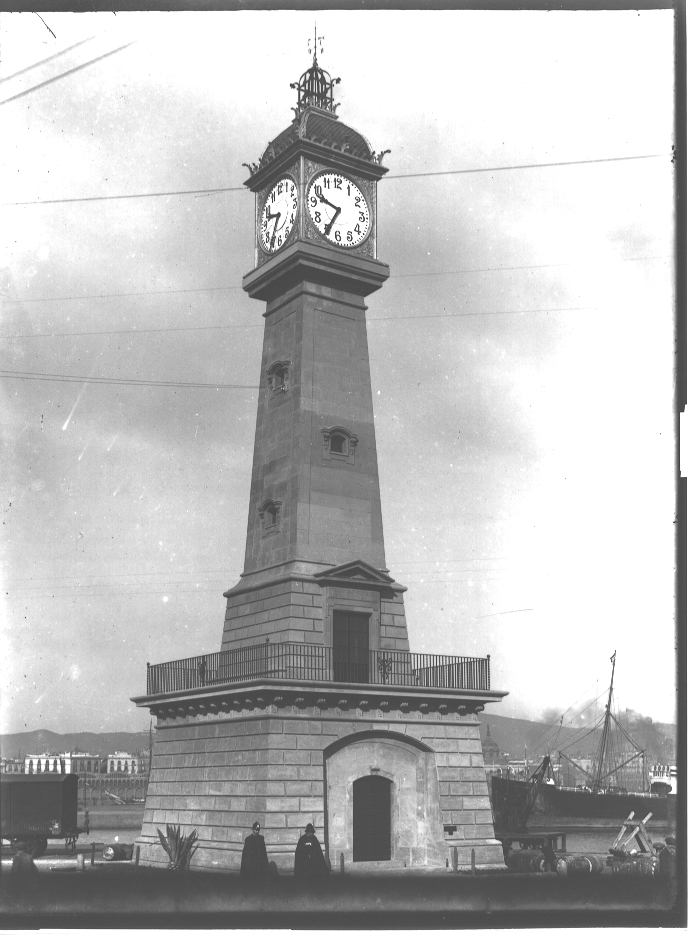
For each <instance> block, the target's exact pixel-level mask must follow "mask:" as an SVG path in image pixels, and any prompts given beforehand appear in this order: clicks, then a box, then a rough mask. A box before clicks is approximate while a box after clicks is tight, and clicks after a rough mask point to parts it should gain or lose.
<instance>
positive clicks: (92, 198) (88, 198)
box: [0, 40, 673, 208]
mask: <svg viewBox="0 0 695 937" xmlns="http://www.w3.org/2000/svg"><path fill="white" fill-rule="evenodd" d="M133 41H134V42H135V41H137V40H133ZM128 45H132V43H128ZM122 48H126V46H123V47H122ZM119 51H120V49H115V50H114V52H119ZM107 54H108V55H112V54H113V53H107ZM101 58H104V56H101ZM94 61H98V59H94ZM86 64H87V65H89V64H91V63H90V62H88V63H86ZM84 67H85V65H80V66H78V68H84ZM77 70H78V69H74V71H77ZM59 77H62V76H59ZM56 80H57V79H56V78H52V79H50V80H49V81H48V82H45V84H49V83H50V81H56ZM39 87H40V86H39ZM29 90H32V89H29ZM28 93H29V92H28V91H24V92H22V93H21V94H19V95H16V96H15V97H21V96H22V94H28ZM12 100H14V98H8V99H7V100H6V101H0V104H5V103H7V101H12ZM672 156H673V154H672V153H640V154H636V155H631V156H603V157H598V158H594V159H569V160H564V161H562V162H553V163H528V164H524V165H517V166H475V167H472V168H470V169H443V170H441V171H432V172H417V173H400V174H398V175H392V176H384V177H383V179H381V180H380V181H381V182H384V181H391V180H392V179H419V178H425V177H428V176H460V175H469V174H474V173H484V172H512V171H515V170H526V169H551V168H553V167H557V166H584V165H589V164H594V163H615V162H625V161H628V160H640V159H663V158H664V157H668V158H669V159H670V158H671V157H672ZM248 191H249V189H248V187H247V186H245V185H237V186H214V187H210V188H207V189H174V190H169V191H164V192H132V193H123V194H118V195H83V196H77V197H74V198H47V199H36V200H33V201H30V202H29V201H26V202H5V203H4V204H5V206H6V207H8V208H9V207H19V206H27V205H61V204H67V203H73V202H107V201H115V200H118V199H133V198H163V197H167V196H169V197H170V196H174V195H215V194H217V193H224V192H248Z"/></svg>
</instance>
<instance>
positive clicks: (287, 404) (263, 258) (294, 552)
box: [222, 50, 409, 666]
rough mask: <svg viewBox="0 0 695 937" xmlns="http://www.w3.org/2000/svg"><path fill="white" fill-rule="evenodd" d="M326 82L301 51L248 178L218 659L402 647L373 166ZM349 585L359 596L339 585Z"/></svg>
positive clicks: (377, 171) (384, 270) (376, 163)
mask: <svg viewBox="0 0 695 937" xmlns="http://www.w3.org/2000/svg"><path fill="white" fill-rule="evenodd" d="M339 80H340V79H332V78H331V77H330V76H329V75H328V74H327V73H326V72H325V71H324V70H323V69H322V68H320V67H319V65H318V63H317V60H316V52H315V50H314V61H313V64H312V66H311V68H310V69H308V71H306V72H305V73H304V74H303V75H302V76H301V78H300V79H299V81H298V82H296V83H295V84H293V85H292V87H293V88H295V89H296V91H297V106H296V108H295V109H294V113H295V117H294V120H293V121H292V123H291V124H290V126H289V127H288V128H287V129H286V130H283V132H282V133H281V134H279V135H278V136H277V137H276V138H275V139H274V140H273V141H272V142H271V143H269V144H268V146H267V147H266V149H265V151H264V153H263V155H262V156H261V158H260V161H259V162H258V163H257V164H253V165H250V166H249V167H248V168H249V169H250V170H251V177H250V178H249V179H248V181H247V183H246V185H247V186H248V187H249V188H250V189H251V190H252V191H253V192H254V193H255V196H256V207H255V219H256V243H255V260H256V263H255V268H254V270H253V271H252V272H251V273H249V274H247V275H246V276H245V277H244V280H243V287H244V289H245V290H246V292H247V293H248V294H249V296H252V297H253V298H256V299H260V300H263V301H264V302H265V304H266V306H265V312H264V316H265V336H264V342H263V355H262V360H261V375H260V390H259V397H258V414H257V420H256V438H255V446H254V459H253V470H252V476H251V496H250V503H249V515H248V526H247V533H246V556H245V563H244V571H243V573H242V575H241V581H240V582H239V583H238V585H236V586H235V587H234V588H233V589H231V590H230V591H229V592H227V593H226V597H227V614H226V619H225V626H224V632H223V637H222V650H223V651H227V650H232V649H235V648H241V647H246V646H253V645H258V644H259V638H260V639H261V641H262V640H263V639H265V638H267V639H268V641H269V642H279V641H289V642H299V643H302V644H315V645H321V646H324V647H334V648H336V647H340V648H343V649H345V653H346V654H347V657H348V659H347V660H346V661H345V662H344V663H345V666H359V660H358V658H360V653H362V656H364V653H366V652H367V651H369V650H372V651H376V650H379V649H381V648H389V649H394V650H400V651H408V650H409V646H408V635H407V631H406V624H405V615H404V611H403V598H402V596H403V592H404V591H405V589H404V587H403V586H399V585H398V583H396V582H395V581H394V580H393V579H392V578H391V577H390V576H389V575H388V571H387V569H386V561H385V553H384V536H383V528H382V521H381V500H380V495H379V475H378V468H377V455H376V440H375V433H374V412H373V406H372V392H371V379H370V374H369V354H368V348H367V329H366V322H365V313H366V308H367V307H366V305H365V297H366V296H368V295H369V294H370V293H373V292H374V291H375V290H377V289H379V288H380V287H381V285H382V284H383V283H384V282H385V281H386V279H387V278H388V276H389V268H388V267H387V266H386V264H384V263H381V262H380V261H379V260H378V259H377V256H376V248H377V217H378V216H377V183H378V180H379V179H380V178H381V177H382V176H383V175H384V173H386V172H387V171H388V170H387V169H386V167H385V166H383V165H382V163H381V160H382V157H383V155H384V154H383V153H381V154H379V155H377V154H376V153H375V152H374V151H373V150H372V148H371V146H370V145H369V143H368V142H367V140H366V139H365V138H364V136H362V134H360V133H358V132H357V131H356V130H353V129H352V128H351V127H349V126H347V125H346V124H344V123H342V121H340V120H339V119H338V117H337V116H336V109H337V105H336V104H335V103H334V101H333V89H334V86H335V85H336V84H337V83H338V82H339ZM365 577H366V579H367V580H369V582H370V586H369V588H368V589H365V588H363V587H359V586H357V585H355V584H354V583H352V584H350V583H348V584H347V586H346V584H345V582H344V580H346V579H349V580H364V579H365ZM351 585H355V587H354V588H352V591H351V593H350V594H348V592H346V590H347V589H348V586H351ZM305 587H306V589H305ZM271 592H272V599H273V600H274V602H273V608H272V609H270V608H269V607H268V604H267V603H268V600H269V599H270V598H271ZM307 593H309V594H311V596H312V598H311V599H310V600H308V601H307V603H306V604H302V603H301V602H299V601H298V598H299V597H301V596H302V595H304V596H306V595H307ZM350 649H351V650H350ZM338 653H342V651H339V652H338ZM353 658H355V659H353ZM341 666H342V663H341Z"/></svg>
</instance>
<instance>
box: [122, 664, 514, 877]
mask: <svg viewBox="0 0 695 937" xmlns="http://www.w3.org/2000/svg"><path fill="white" fill-rule="evenodd" d="M497 699H499V694H497V693H495V692H494V691H470V692H469V691H462V690H425V689H414V688H398V687H391V686H388V687H383V688H381V687H378V686H370V685H366V686H355V685H339V684H327V685H317V684H315V685H307V684H301V685H300V684H299V683H297V685H291V684H289V683H287V682H286V683H285V684H279V683H278V684H273V683H272V682H270V681H264V682H258V681H256V682H255V683H254V682H250V683H248V684H246V685H243V686H235V687H231V686H226V687H222V688H219V689H214V690H213V689H208V690H198V691H190V692H179V693H176V694H168V695H166V696H164V695H160V696H158V697H142V698H139V699H136V702H137V703H138V705H140V706H147V707H148V708H150V710H151V712H152V713H153V714H155V715H156V716H157V731H156V736H155V744H154V751H153V759H152V771H151V776H150V785H149V789H148V792H147V802H146V806H145V815H144V822H143V827H142V832H141V835H140V837H139V838H138V841H137V842H138V845H139V846H140V848H141V855H140V861H141V863H143V864H145V865H162V864H164V862H165V855H164V852H163V850H162V847H161V845H160V844H159V840H158V836H157V828H159V829H161V830H164V828H165V826H166V824H167V823H169V824H173V825H180V826H181V828H182V830H183V831H184V832H185V833H188V832H190V831H191V830H194V829H195V830H197V832H198V838H199V849H198V851H197V852H196V854H195V857H194V860H193V865H194V866H196V865H197V866H201V867H207V868H218V869H229V870H234V869H238V868H239V866H240V862H241V850H242V848H243V841H244V838H245V837H246V836H247V835H248V833H249V831H250V829H251V825H252V823H253V822H254V821H255V820H259V821H260V823H261V826H262V828H263V829H262V832H263V835H264V836H265V840H266V846H267V849H268V855H269V858H270V859H271V860H274V861H275V862H276V863H277V865H278V867H279V868H280V869H286V870H289V869H291V868H292V866H293V860H294V849H295V846H296V843H297V840H298V839H299V837H300V835H301V834H302V832H303V831H304V827H305V826H306V824H307V823H313V825H314V827H315V828H316V835H317V836H318V838H319V840H320V842H321V844H322V847H323V848H324V852H325V854H326V855H327V857H328V859H329V861H330V863H331V865H332V866H333V867H334V868H335V867H336V866H338V867H339V863H340V854H341V853H342V854H343V856H344V859H345V861H346V862H347V863H352V861H353V855H352V847H353V813H352V811H353V802H352V796H353V785H354V782H355V781H356V780H357V779H359V778H362V777H369V776H374V775H379V776H381V777H384V778H386V779H387V780H388V781H389V782H390V784H391V798H390V808H389V810H390V821H389V826H390V838H391V850H390V851H391V858H390V860H389V861H390V862H392V863H396V864H397V865H400V866H403V865H405V866H415V867H418V866H421V867H439V868H444V867H445V866H446V859H447V858H448V857H449V855H450V849H451V847H452V846H453V845H457V846H458V847H459V861H460V862H461V863H465V862H466V861H468V860H467V858H466V850H468V851H470V849H471V848H474V849H475V853H476V864H477V866H478V867H479V868H497V867H500V868H501V867H503V865H504V863H503V857H502V848H501V845H500V844H499V843H498V842H497V841H496V840H495V839H494V834H493V828H492V816H491V811H490V801H489V796H488V789H487V783H486V780H485V768H484V766H483V756H482V751H481V744H480V724H479V721H478V718H477V715H476V710H479V709H480V708H481V704H482V703H484V702H492V701H496V700H497ZM452 826H455V827H456V830H455V831H454V832H453V833H451V832H446V831H445V827H449V830H451V827H452ZM359 866H360V863H359V862H358V863H355V868H358V867H359Z"/></svg>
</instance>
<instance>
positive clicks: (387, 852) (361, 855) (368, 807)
mask: <svg viewBox="0 0 695 937" xmlns="http://www.w3.org/2000/svg"><path fill="white" fill-rule="evenodd" d="M390 858H391V781H389V779H388V778H382V777H379V775H368V776H367V777H364V778H358V779H357V780H356V781H355V783H354V784H353V786H352V860H353V862H370V861H371V862H376V861H380V860H386V859H390Z"/></svg>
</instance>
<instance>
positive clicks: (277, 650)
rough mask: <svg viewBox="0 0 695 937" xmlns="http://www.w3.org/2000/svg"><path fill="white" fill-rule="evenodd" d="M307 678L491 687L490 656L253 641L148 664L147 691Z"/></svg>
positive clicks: (329, 681)
mask: <svg viewBox="0 0 695 937" xmlns="http://www.w3.org/2000/svg"><path fill="white" fill-rule="evenodd" d="M266 678H267V679H272V680H306V681H308V682H311V683H317V682H318V683H324V682H325V683H334V682H336V683H362V684H365V683H366V684H381V685H384V684H389V685H393V686H414V687H443V688H451V689H458V690H489V689H490V657H489V656H488V657H449V656H447V655H444V654H411V653H409V652H407V651H390V650H381V651H369V650H366V649H365V650H361V649H359V648H355V649H351V651H350V652H349V654H346V653H345V652H343V651H341V652H337V653H336V652H335V651H334V650H333V648H332V647H326V646H325V645H316V644H289V643H283V644H270V643H266V644H256V645H253V646H251V647H241V648H235V649H233V650H229V651H218V652H217V653H215V654H204V655H202V656H199V657H188V658H186V659H184V660H173V661H169V662H167V663H165V664H148V665H147V693H148V695H154V694H158V693H173V692H177V691H179V690H195V689H200V688H203V687H209V686H219V685H222V684H227V683H240V682H243V681H246V680H255V679H266Z"/></svg>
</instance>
